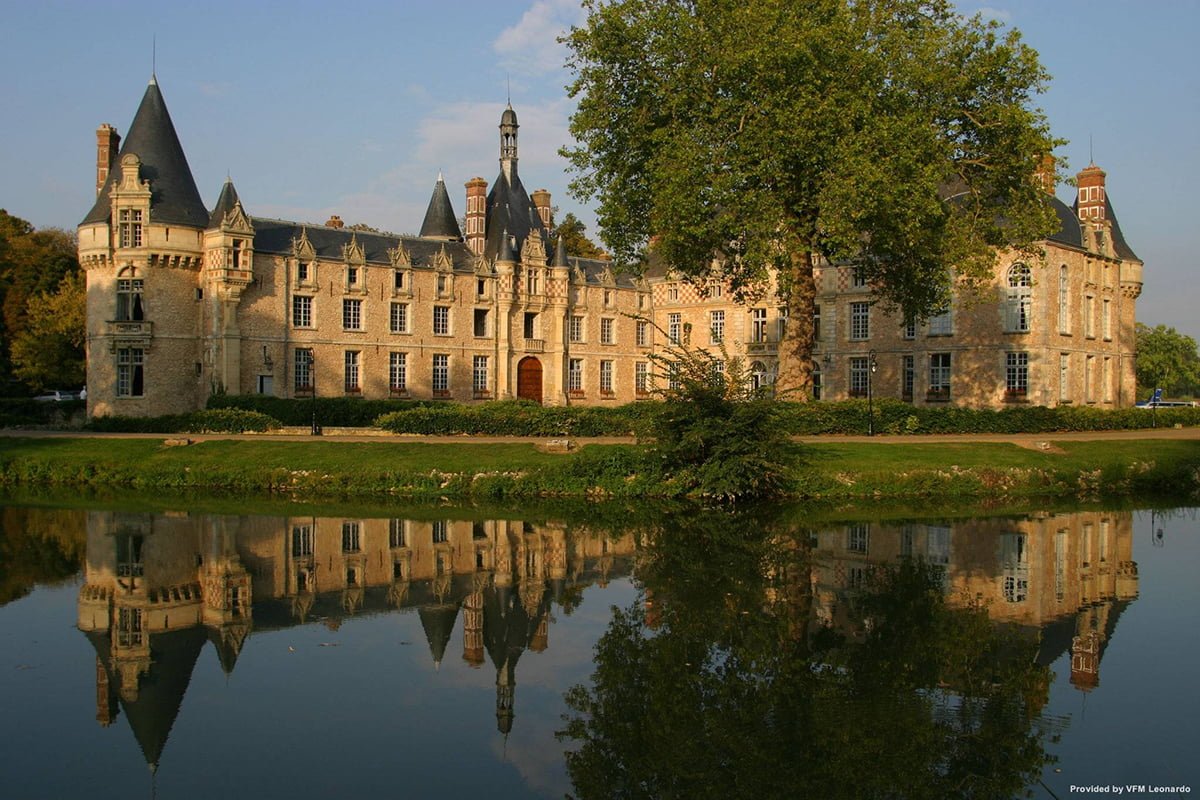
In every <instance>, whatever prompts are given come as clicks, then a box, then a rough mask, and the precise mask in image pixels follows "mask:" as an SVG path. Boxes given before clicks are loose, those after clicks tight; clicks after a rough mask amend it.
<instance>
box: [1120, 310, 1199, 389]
mask: <svg viewBox="0 0 1200 800" xmlns="http://www.w3.org/2000/svg"><path fill="white" fill-rule="evenodd" d="M1136 363H1137V366H1136V372H1137V384H1138V387H1139V388H1141V389H1143V390H1144V391H1150V390H1153V389H1156V388H1161V389H1162V390H1163V391H1164V392H1167V394H1169V395H1180V394H1195V392H1196V389H1197V387H1200V353H1197V351H1196V340H1195V339H1193V338H1192V337H1190V336H1186V335H1184V334H1182V333H1179V332H1178V331H1176V330H1175V329H1174V328H1168V327H1167V326H1166V325H1156V326H1155V327H1153V328H1151V327H1150V326H1149V325H1143V324H1142V323H1140V322H1139V323H1138V324H1137V362H1136Z"/></svg>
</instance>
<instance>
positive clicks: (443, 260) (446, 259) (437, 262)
mask: <svg viewBox="0 0 1200 800" xmlns="http://www.w3.org/2000/svg"><path fill="white" fill-rule="evenodd" d="M433 268H434V269H436V270H437V271H439V272H451V271H453V270H454V261H453V260H452V259H451V258H450V254H449V253H447V252H446V245H442V246H441V248H439V249H438V251H437V252H436V253H434V255H433Z"/></svg>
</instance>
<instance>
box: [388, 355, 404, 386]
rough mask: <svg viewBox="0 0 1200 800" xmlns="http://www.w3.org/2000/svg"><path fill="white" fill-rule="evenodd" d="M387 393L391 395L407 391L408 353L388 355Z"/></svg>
mask: <svg viewBox="0 0 1200 800" xmlns="http://www.w3.org/2000/svg"><path fill="white" fill-rule="evenodd" d="M388 391H390V392H392V393H393V394H402V393H404V392H407V391H408V353H389V354H388Z"/></svg>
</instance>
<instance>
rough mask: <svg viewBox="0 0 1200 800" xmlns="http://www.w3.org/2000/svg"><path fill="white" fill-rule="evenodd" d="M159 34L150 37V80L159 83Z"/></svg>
mask: <svg viewBox="0 0 1200 800" xmlns="http://www.w3.org/2000/svg"><path fill="white" fill-rule="evenodd" d="M157 73H158V34H154V35H153V36H151V37H150V82H151V83H158V75H157Z"/></svg>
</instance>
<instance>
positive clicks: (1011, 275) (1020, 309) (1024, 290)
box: [1004, 264, 1033, 333]
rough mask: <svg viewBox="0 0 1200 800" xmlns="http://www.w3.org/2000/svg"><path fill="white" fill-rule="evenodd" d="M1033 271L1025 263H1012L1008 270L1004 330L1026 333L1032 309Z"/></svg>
mask: <svg viewBox="0 0 1200 800" xmlns="http://www.w3.org/2000/svg"><path fill="white" fill-rule="evenodd" d="M1032 286H1033V273H1032V272H1031V271H1030V269H1029V267H1028V266H1027V265H1025V264H1013V265H1012V267H1010V268H1009V270H1008V293H1007V295H1006V296H1005V304H1004V330H1005V331H1007V332H1008V333H1027V332H1028V331H1029V317H1030V312H1031V310H1032V303H1033V296H1032V288H1031V287H1032Z"/></svg>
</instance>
